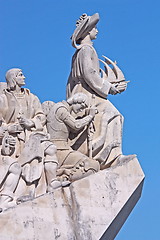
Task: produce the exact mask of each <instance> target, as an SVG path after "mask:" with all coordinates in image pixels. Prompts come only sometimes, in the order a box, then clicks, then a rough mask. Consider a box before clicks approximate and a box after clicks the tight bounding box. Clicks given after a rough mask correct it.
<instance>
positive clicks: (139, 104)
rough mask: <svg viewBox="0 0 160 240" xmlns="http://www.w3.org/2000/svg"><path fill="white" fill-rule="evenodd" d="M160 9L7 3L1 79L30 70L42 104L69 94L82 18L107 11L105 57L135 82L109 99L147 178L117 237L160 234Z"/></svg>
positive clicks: (130, 239)
mask: <svg viewBox="0 0 160 240" xmlns="http://www.w3.org/2000/svg"><path fill="white" fill-rule="evenodd" d="M159 9H160V2H159V1H158V0H152V1H150V0H141V1H139V0H115V1H109V0H81V1H75V0H68V1H66V0H59V1H56V0H0V36H1V37H0V81H5V72H6V71H7V70H8V69H10V68H12V67H19V68H21V69H23V72H24V74H25V76H26V87H27V88H29V89H30V90H31V91H32V92H33V93H35V94H36V95H37V96H38V97H39V98H40V100H41V102H43V101H45V100H52V101H55V102H57V101H61V100H62V99H65V88H66V82H67V78H68V75H69V72H70V64H71V57H72V55H73V53H74V51H75V50H74V48H73V47H72V46H71V42H70V36H71V35H72V33H73V31H74V28H75V22H76V20H77V19H78V18H79V16H80V15H81V14H82V13H87V14H89V15H91V14H94V13H96V12H98V13H99V14H100V22H99V23H98V30H99V34H98V36H97V40H96V41H95V42H94V46H95V48H96V50H97V52H98V55H99V57H101V56H102V55H103V54H104V55H106V56H108V57H109V58H111V59H113V60H116V61H117V62H118V65H119V66H120V67H121V69H123V72H124V73H125V76H126V79H127V80H130V83H129V85H128V89H127V91H126V92H124V93H122V94H121V95H117V96H110V97H109V99H110V100H111V101H112V103H113V104H114V105H115V106H116V107H117V108H118V109H119V111H120V112H121V113H122V114H123V115H124V117H125V122H124V134H123V151H124V154H133V153H136V154H137V156H138V158H139V161H140V164H141V166H142V168H143V170H144V172H145V175H146V179H145V184H144V188H143V193H142V198H141V199H140V201H139V202H138V204H137V205H136V207H135V208H134V210H133V212H132V213H131V215H130V216H129V218H128V219H127V221H126V223H125V224H124V226H123V228H122V229H121V231H120V232H119V234H118V235H117V237H116V240H151V239H152V240H159V239H160V230H159V229H160V228H159V216H160V207H159V198H160V190H159V187H158V186H159V184H160V181H159V180H160V174H159V168H160V160H159V158H160V157H159V155H160V154H159V147H160V123H159V120H158V119H159V117H160V111H159V102H160V101H159V90H160V77H159V62H160V60H159V56H160V27H159V24H160V13H159Z"/></svg>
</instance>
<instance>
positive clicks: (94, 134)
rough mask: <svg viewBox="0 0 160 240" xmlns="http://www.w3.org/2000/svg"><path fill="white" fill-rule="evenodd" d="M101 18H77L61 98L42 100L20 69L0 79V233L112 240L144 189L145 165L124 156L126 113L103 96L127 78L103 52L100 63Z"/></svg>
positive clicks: (121, 88) (8, 238)
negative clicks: (64, 95)
mask: <svg viewBox="0 0 160 240" xmlns="http://www.w3.org/2000/svg"><path fill="white" fill-rule="evenodd" d="M98 21H99V15H98V14H97V13H96V14H94V15H92V16H88V15H87V14H83V15H82V16H81V17H80V19H79V20H78V21H77V24H76V29H75V31H74V33H73V35H72V45H73V47H75V48H76V52H75V54H74V56H73V59H72V67H71V73H70V76H69V79H68V84H67V100H66V101H64V100H63V101H62V102H58V103H54V102H52V101H46V102H44V103H43V104H42V105H41V103H40V101H39V99H38V97H37V96H35V95H34V94H32V93H31V92H30V91H29V90H28V89H25V88H23V86H24V85H25V77H24V75H23V73H22V70H21V69H18V68H13V69H10V70H9V71H8V72H7V73H6V83H0V214H1V218H0V239H3V240H11V239H17V240H22V239H23V240H32V239H35V238H36V239H37V240H42V239H45V240H50V239H60V240H64V239H66V240H71V239H77V240H81V239H84V240H88V239H92V240H97V239H101V240H102V239H108V240H113V239H114V238H115V236H116V234H117V233H118V231H119V229H120V228H121V226H122V224H123V223H124V221H125V220H126V218H127V216H128V215H129V213H130V212H131V210H132V208H133V207H134V205H135V204H136V202H137V201H138V199H139V197H140V195H141V191H142V186H143V180H144V174H143V171H142V169H141V167H140V165H139V163H138V159H137V158H136V156H135V155H128V156H124V155H122V146H121V145H122V139H121V138H122V126H123V116H122V115H121V114H120V113H119V111H118V110H117V109H116V108H115V107H114V106H113V105H112V103H111V102H110V101H109V100H108V99H107V97H108V94H112V95H115V94H118V93H121V92H123V91H125V90H126V87H127V81H125V77H124V75H123V73H122V71H121V70H120V68H119V67H118V66H117V64H116V63H115V62H113V61H112V60H110V59H109V58H107V57H105V56H103V57H104V60H100V61H101V62H102V63H103V64H104V70H103V69H101V68H100V64H99V59H98V56H97V53H96V50H95V49H94V47H93V43H92V40H94V39H96V36H97V33H98V30H97V28H96V24H97V23H98ZM13 219H14V220H13ZM6 223H7V224H6ZM6 226H7V227H6ZM8 229H9V230H8Z"/></svg>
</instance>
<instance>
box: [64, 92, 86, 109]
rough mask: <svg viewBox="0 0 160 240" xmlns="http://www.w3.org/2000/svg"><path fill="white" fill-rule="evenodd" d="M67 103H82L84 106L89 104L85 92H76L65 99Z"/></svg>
mask: <svg viewBox="0 0 160 240" xmlns="http://www.w3.org/2000/svg"><path fill="white" fill-rule="evenodd" d="M67 103H68V104H69V105H72V104H75V103H84V104H85V105H86V107H88V105H89V100H88V97H87V95H86V94H84V93H76V94H74V95H73V96H72V97H70V98H69V99H68V100H67Z"/></svg>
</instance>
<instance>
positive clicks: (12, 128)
mask: <svg viewBox="0 0 160 240" xmlns="http://www.w3.org/2000/svg"><path fill="white" fill-rule="evenodd" d="M22 131H23V128H22V127H21V126H20V125H19V124H18V123H15V124H12V125H10V126H8V132H9V133H19V132H22Z"/></svg>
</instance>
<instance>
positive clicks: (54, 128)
mask: <svg viewBox="0 0 160 240" xmlns="http://www.w3.org/2000/svg"><path fill="white" fill-rule="evenodd" d="M46 105H48V106H49V104H48V102H44V103H43V108H44V109H45V110H44V111H45V112H46V117H47V123H46V126H47V130H48V133H49V134H50V137H51V140H50V141H52V142H53V143H54V144H55V145H56V147H57V157H58V161H59V170H58V171H57V175H58V176H63V177H64V178H66V179H68V180H69V181H75V180H78V179H80V178H82V177H86V176H88V175H90V174H91V173H93V172H97V171H98V170H99V163H98V162H97V161H95V160H92V159H90V158H89V157H87V156H86V155H84V154H82V153H81V152H79V151H73V149H72V148H71V147H70V143H69V134H70V133H71V132H79V131H81V130H82V129H83V128H84V127H85V126H87V125H88V124H89V123H90V122H91V121H92V119H93V118H94V116H95V114H96V109H95V108H91V109H90V111H89V114H88V115H87V116H85V117H83V118H81V119H77V120H76V119H75V118H74V117H73V116H72V115H71V112H74V114H75V113H78V112H80V111H82V110H83V109H85V108H87V107H88V98H87V96H86V95H85V94H83V93H78V94H75V95H73V96H72V97H71V98H69V99H68V100H67V102H66V101H62V102H59V103H55V104H53V103H52V106H51V107H50V108H49V110H48V111H46V109H47V108H46ZM50 105H51V104H50Z"/></svg>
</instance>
